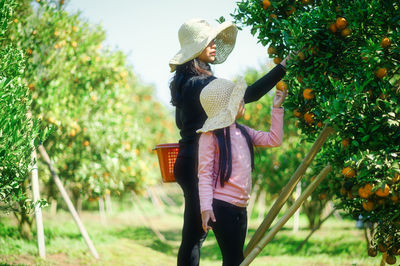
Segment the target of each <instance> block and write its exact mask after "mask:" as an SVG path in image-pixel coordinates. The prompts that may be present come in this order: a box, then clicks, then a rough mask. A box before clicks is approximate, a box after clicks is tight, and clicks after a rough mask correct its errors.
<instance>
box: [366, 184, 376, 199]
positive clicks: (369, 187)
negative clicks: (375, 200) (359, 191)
mask: <svg viewBox="0 0 400 266" xmlns="http://www.w3.org/2000/svg"><path fill="white" fill-rule="evenodd" d="M373 188H374V185H373V184H369V183H368V184H365V186H364V191H365V192H366V193H367V194H368V195H369V196H372V194H374V193H373V192H372V189H373Z"/></svg>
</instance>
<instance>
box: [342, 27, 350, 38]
mask: <svg viewBox="0 0 400 266" xmlns="http://www.w3.org/2000/svg"><path fill="white" fill-rule="evenodd" d="M350 33H351V31H350V29H349V28H345V29H343V30H342V32H341V33H340V35H342V36H343V37H347V36H349V35H350Z"/></svg>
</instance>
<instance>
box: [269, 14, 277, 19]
mask: <svg viewBox="0 0 400 266" xmlns="http://www.w3.org/2000/svg"><path fill="white" fill-rule="evenodd" d="M269 18H270V20H271V19H277V18H278V16H277V15H275V14H271V15H269Z"/></svg>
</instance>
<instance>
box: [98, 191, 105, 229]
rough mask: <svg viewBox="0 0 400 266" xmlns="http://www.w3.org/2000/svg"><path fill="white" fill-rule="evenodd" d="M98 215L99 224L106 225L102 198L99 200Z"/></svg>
mask: <svg viewBox="0 0 400 266" xmlns="http://www.w3.org/2000/svg"><path fill="white" fill-rule="evenodd" d="M99 213H100V221H101V224H102V225H106V224H107V219H106V212H105V208H104V199H103V197H102V196H101V197H100V198H99Z"/></svg>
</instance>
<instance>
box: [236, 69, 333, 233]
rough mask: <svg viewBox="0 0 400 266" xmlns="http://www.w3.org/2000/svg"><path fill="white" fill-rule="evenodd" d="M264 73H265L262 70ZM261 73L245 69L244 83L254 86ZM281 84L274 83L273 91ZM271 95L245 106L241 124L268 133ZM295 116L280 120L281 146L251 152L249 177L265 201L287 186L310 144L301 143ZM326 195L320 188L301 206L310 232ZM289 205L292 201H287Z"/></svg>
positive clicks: (310, 175)
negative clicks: (252, 160)
mask: <svg viewBox="0 0 400 266" xmlns="http://www.w3.org/2000/svg"><path fill="white" fill-rule="evenodd" d="M263 72H265V70H263ZM262 75H263V73H261V72H259V71H257V70H255V69H248V70H247V71H246V73H245V76H244V78H245V80H246V82H247V83H248V84H252V83H254V82H255V81H256V80H257V79H259V78H260V77H261V76H262ZM281 85H283V86H285V85H286V84H285V83H282V82H281V83H278V84H277V88H278V87H280V86H281ZM272 99H273V95H272V94H267V95H265V96H264V97H263V98H261V99H260V100H259V101H258V102H257V103H255V104H249V105H246V114H245V116H244V117H243V118H242V119H241V122H242V123H243V124H245V125H248V126H250V127H252V128H255V129H257V130H263V131H269V127H270V125H271V108H272ZM295 115H297V113H296V112H292V111H291V110H288V109H286V110H285V118H284V130H283V131H284V139H283V143H282V146H281V147H279V148H276V149H265V148H259V149H256V150H255V151H256V152H255V165H256V167H255V170H254V173H253V184H254V183H256V182H257V183H258V184H259V185H260V187H261V189H263V190H265V191H266V192H267V193H268V194H267V195H268V196H269V197H268V198H267V201H269V202H270V201H272V200H273V199H274V198H276V197H277V196H278V194H279V192H280V191H281V190H282V188H283V187H284V186H285V185H286V184H287V182H288V181H289V179H290V177H291V176H292V175H293V173H294V172H295V170H296V169H297V167H298V165H299V164H300V163H301V161H302V160H303V158H304V157H305V154H306V152H307V151H308V150H309V149H310V147H311V144H310V143H307V142H305V141H302V140H301V138H300V134H299V132H298V131H299V129H298V128H297V124H296V125H295V123H294V120H296V117H295ZM316 174H317V173H315V172H312V171H308V172H307V173H306V175H305V178H303V180H302V188H303V189H305V187H306V186H307V185H308V184H310V181H311V179H312V178H313V176H315V175H316ZM329 198H330V193H328V189H327V188H326V187H323V186H321V187H320V188H318V189H317V190H316V191H315V192H314V193H313V194H312V196H311V197H310V198H309V199H308V201H307V202H305V203H304V204H303V206H302V208H303V212H304V213H305V214H306V216H307V218H308V227H309V228H313V227H314V225H315V224H316V223H318V221H319V219H320V216H321V213H322V210H323V208H324V207H325V205H326V203H327V201H328V199H329ZM288 201H289V203H293V202H294V198H289V199H288Z"/></svg>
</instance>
